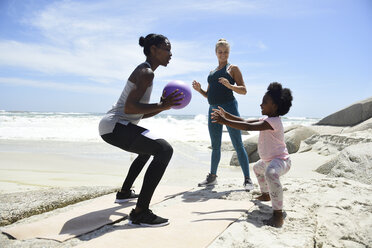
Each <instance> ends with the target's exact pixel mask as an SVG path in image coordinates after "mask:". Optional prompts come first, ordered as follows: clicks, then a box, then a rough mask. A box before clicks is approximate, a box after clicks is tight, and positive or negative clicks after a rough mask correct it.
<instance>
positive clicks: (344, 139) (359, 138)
mask: <svg viewBox="0 0 372 248" xmlns="http://www.w3.org/2000/svg"><path fill="white" fill-rule="evenodd" d="M369 142H372V132H370V131H361V132H354V133H345V134H321V135H319V134H317V135H313V136H311V137H309V138H307V139H306V140H304V141H302V143H301V145H300V149H299V151H298V152H300V153H301V152H307V151H310V150H312V151H315V152H318V153H319V154H321V155H324V156H328V155H331V154H335V153H338V152H340V151H342V150H343V149H345V148H346V147H348V146H350V145H355V144H362V143H369Z"/></svg>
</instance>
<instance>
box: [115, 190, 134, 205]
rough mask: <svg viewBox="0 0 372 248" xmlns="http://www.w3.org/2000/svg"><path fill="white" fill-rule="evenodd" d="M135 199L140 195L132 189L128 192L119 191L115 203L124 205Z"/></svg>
mask: <svg viewBox="0 0 372 248" xmlns="http://www.w3.org/2000/svg"><path fill="white" fill-rule="evenodd" d="M135 198H138V195H137V194H136V193H135V192H134V190H132V189H131V190H130V191H128V192H121V191H119V192H117V193H116V199H115V203H124V202H127V201H129V200H132V199H135Z"/></svg>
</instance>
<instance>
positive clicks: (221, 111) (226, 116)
mask: <svg viewBox="0 0 372 248" xmlns="http://www.w3.org/2000/svg"><path fill="white" fill-rule="evenodd" d="M212 110H213V111H220V114H221V115H223V116H224V117H225V118H226V119H228V120H232V121H245V122H247V123H252V122H257V121H259V120H258V119H251V120H245V119H243V118H242V117H240V116H236V115H233V114H230V113H229V112H226V110H224V109H223V108H222V107H220V106H218V109H212Z"/></svg>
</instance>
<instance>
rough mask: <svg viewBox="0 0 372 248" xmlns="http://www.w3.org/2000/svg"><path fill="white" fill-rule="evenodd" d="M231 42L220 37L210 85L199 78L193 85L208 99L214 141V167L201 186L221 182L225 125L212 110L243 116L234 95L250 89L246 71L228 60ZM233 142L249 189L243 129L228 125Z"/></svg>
mask: <svg viewBox="0 0 372 248" xmlns="http://www.w3.org/2000/svg"><path fill="white" fill-rule="evenodd" d="M229 53H230V45H229V43H228V42H227V41H226V40H225V39H219V40H218V42H217V44H216V56H217V60H218V66H217V68H215V69H214V70H213V71H211V72H210V73H209V76H208V88H207V90H206V91H205V90H203V89H202V88H201V85H200V83H199V82H197V81H195V80H194V81H193V84H192V85H193V88H194V89H195V90H196V91H197V92H199V93H200V94H201V95H202V96H204V97H206V98H207V99H208V103H209V112H208V130H209V135H210V139H211V144H212V156H211V169H210V173H209V174H208V175H207V178H206V179H205V180H204V181H203V182H201V183H199V186H200V187H201V186H210V185H215V184H217V168H218V164H219V162H220V158H221V140H222V127H223V125H221V124H219V123H213V122H212V120H211V114H212V112H213V111H212V109H218V107H222V108H223V109H225V110H226V111H227V112H230V113H233V114H234V115H236V116H239V111H238V102H237V101H236V99H235V97H234V92H235V93H237V94H241V95H245V94H246V93H247V89H246V87H245V84H244V80H243V76H242V73H241V72H240V69H239V67H238V66H236V65H232V64H230V63H229V62H228V58H229ZM226 127H227V130H228V132H229V135H230V138H231V142H232V144H233V146H234V148H235V150H236V152H237V155H238V160H239V164H240V166H241V168H242V170H243V174H244V184H243V185H244V188H245V189H246V190H247V191H249V190H252V189H253V184H252V180H251V178H250V175H249V160H248V155H247V152H246V150H245V149H244V145H243V141H242V136H241V131H240V130H238V129H235V128H231V127H229V126H226Z"/></svg>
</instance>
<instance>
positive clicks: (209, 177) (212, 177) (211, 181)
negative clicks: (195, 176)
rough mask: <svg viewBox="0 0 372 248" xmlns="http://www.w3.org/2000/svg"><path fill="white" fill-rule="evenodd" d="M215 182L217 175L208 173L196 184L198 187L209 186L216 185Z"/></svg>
mask: <svg viewBox="0 0 372 248" xmlns="http://www.w3.org/2000/svg"><path fill="white" fill-rule="evenodd" d="M216 184H217V175H212V174H210V173H209V174H208V175H207V178H206V179H205V180H204V181H203V182H201V183H199V184H198V186H199V187H203V186H210V185H216Z"/></svg>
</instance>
